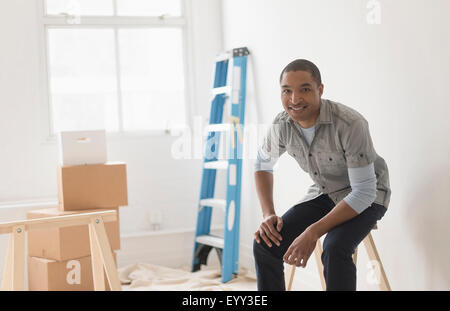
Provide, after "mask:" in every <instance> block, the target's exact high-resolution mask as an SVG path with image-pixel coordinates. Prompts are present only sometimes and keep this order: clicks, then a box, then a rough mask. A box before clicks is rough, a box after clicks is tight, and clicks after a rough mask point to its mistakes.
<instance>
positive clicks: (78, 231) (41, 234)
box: [27, 207, 120, 261]
mask: <svg viewBox="0 0 450 311" xmlns="http://www.w3.org/2000/svg"><path fill="white" fill-rule="evenodd" d="M111 209H114V210H116V211H117V221H112V222H106V223H105V230H106V234H107V236H108V240H109V244H110V246H111V249H114V250H117V249H120V220H119V208H118V207H115V208H109V210H111ZM105 210H108V209H95V210H87V211H86V210H83V211H61V210H59V209H58V208H57V207H54V208H46V209H40V210H32V211H28V212H27V219H35V218H44V217H54V216H64V215H73V214H80V213H89V212H95V211H105ZM27 244H28V255H29V256H32V257H41V258H47V259H53V260H59V261H61V260H67V259H71V258H80V257H84V256H88V255H90V254H91V249H90V240H89V226H88V225H81V226H73V227H62V228H53V229H42V230H31V231H29V232H28V243H27Z"/></svg>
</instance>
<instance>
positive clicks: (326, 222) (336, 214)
mask: <svg viewBox="0 0 450 311" xmlns="http://www.w3.org/2000/svg"><path fill="white" fill-rule="evenodd" d="M358 215H359V214H358V213H357V212H356V211H355V210H354V209H353V208H351V207H350V205H348V204H347V203H346V202H345V201H344V200H341V201H340V202H339V203H338V204H336V206H335V207H334V208H333V209H332V210H331V211H330V212H329V213H328V214H327V215H325V216H324V217H322V218H321V219H320V220H319V221H317V222H315V223H313V224H312V225H311V226H309V227H308V229H307V230H310V231H311V233H312V234H313V235H314V237H315V238H316V239H319V238H320V237H321V236H322V235H324V234H325V233H327V232H328V231H330V230H331V229H333V228H334V227H336V226H338V225H340V224H342V223H344V222H346V221H348V220H350V219H352V218H353V217H356V216H358Z"/></svg>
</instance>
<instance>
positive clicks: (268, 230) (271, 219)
mask: <svg viewBox="0 0 450 311" xmlns="http://www.w3.org/2000/svg"><path fill="white" fill-rule="evenodd" d="M275 226H276V229H275ZM281 228H283V219H282V218H281V217H278V216H277V215H269V216H267V217H266V218H265V219H264V221H263V222H262V223H261V225H260V226H259V229H258V231H256V232H255V240H256V242H258V243H261V239H263V240H264V242H266V244H267V245H268V246H269V247H272V243H271V242H270V241H272V242H273V243H275V244H276V245H277V246H280V241H281V240H282V239H283V238H282V237H281V235H280V233H279V232H280V231H281Z"/></svg>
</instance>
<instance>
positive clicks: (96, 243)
mask: <svg viewBox="0 0 450 311" xmlns="http://www.w3.org/2000/svg"><path fill="white" fill-rule="evenodd" d="M116 220H117V212H116V211H115V210H111V211H104V212H91V213H83V214H76V215H67V216H56V217H46V218H39V219H29V220H23V221H13V222H7V223H0V234H5V233H9V234H11V235H10V238H9V247H8V253H7V255H6V262H5V269H4V271H3V281H2V290H18V291H20V290H21V291H23V290H25V232H27V231H30V230H38V229H50V228H60V227H71V226H78V225H88V226H89V238H90V245H91V261H92V274H93V279H94V289H95V290H103V291H104V290H105V274H104V272H106V277H107V279H108V283H109V287H110V288H111V290H114V291H120V290H122V287H121V285H120V280H119V274H118V272H117V268H116V265H115V263H114V259H113V255H112V251H111V247H110V245H109V241H108V236H107V235H106V231H105V225H104V223H105V222H110V221H116Z"/></svg>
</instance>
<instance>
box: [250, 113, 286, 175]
mask: <svg viewBox="0 0 450 311" xmlns="http://www.w3.org/2000/svg"><path fill="white" fill-rule="evenodd" d="M280 116H281V113H280V114H278V115H277V116H276V117H275V119H274V120H273V122H272V124H271V126H270V128H269V129H268V131H267V133H266V136H265V137H264V140H263V143H262V145H261V146H260V148H259V149H258V154H257V156H256V161H255V164H254V168H255V171H267V172H273V167H274V165H275V164H276V162H277V161H278V158H279V157H280V156H281V155H282V154H283V153H284V152H285V151H286V146H285V144H284V142H283V135H282V133H281V130H280V124H279V118H280Z"/></svg>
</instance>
